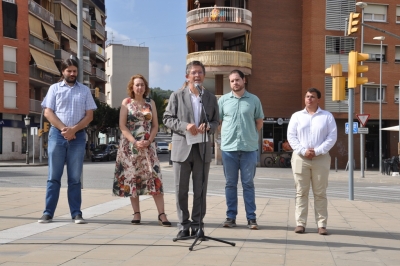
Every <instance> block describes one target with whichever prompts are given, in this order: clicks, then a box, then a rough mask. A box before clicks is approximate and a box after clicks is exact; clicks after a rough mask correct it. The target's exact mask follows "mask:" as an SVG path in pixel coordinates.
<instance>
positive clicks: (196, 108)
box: [189, 90, 201, 127]
mask: <svg viewBox="0 0 400 266" xmlns="http://www.w3.org/2000/svg"><path fill="white" fill-rule="evenodd" d="M189 91H190V90H189ZM190 100H191V102H192V108H193V114H194V122H195V124H196V127H199V126H200V124H201V123H200V117H201V115H200V114H201V97H200V95H198V96H197V95H196V94H194V93H193V92H191V91H190Z"/></svg>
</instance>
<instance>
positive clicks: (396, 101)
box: [394, 86, 399, 103]
mask: <svg viewBox="0 0 400 266" xmlns="http://www.w3.org/2000/svg"><path fill="white" fill-rule="evenodd" d="M394 103H399V86H394Z"/></svg>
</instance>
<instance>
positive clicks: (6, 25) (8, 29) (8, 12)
mask: <svg viewBox="0 0 400 266" xmlns="http://www.w3.org/2000/svg"><path fill="white" fill-rule="evenodd" d="M12 2H13V1H4V0H3V1H2V7H3V36H4V37H8V38H13V39H16V38H17V17H18V7H17V5H16V4H15V3H12Z"/></svg>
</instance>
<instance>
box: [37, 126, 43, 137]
mask: <svg viewBox="0 0 400 266" xmlns="http://www.w3.org/2000/svg"><path fill="white" fill-rule="evenodd" d="M42 134H43V129H41V128H39V131H38V137H39V138H40V137H41V136H42Z"/></svg>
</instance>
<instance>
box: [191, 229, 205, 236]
mask: <svg viewBox="0 0 400 266" xmlns="http://www.w3.org/2000/svg"><path fill="white" fill-rule="evenodd" d="M198 232H199V228H192V233H191V234H190V235H191V236H197V233H198ZM202 236H204V228H203V233H202Z"/></svg>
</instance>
